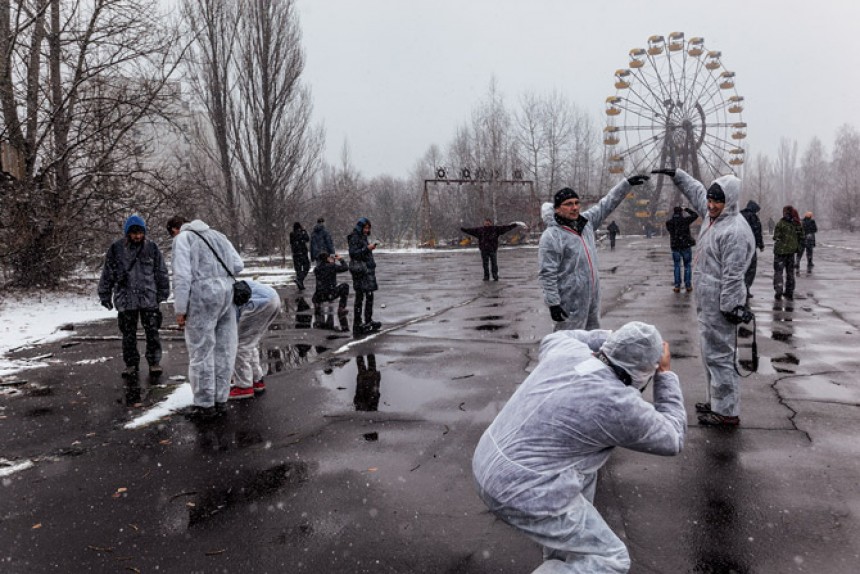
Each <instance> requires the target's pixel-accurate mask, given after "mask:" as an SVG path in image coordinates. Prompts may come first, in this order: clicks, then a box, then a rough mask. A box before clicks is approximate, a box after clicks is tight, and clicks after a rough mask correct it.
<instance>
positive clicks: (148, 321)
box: [117, 307, 161, 367]
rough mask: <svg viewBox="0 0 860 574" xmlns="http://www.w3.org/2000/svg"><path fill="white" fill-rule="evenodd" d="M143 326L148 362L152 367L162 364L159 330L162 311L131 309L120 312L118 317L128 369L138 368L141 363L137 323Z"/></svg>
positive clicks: (155, 309) (124, 358)
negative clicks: (138, 349)
mask: <svg viewBox="0 0 860 574" xmlns="http://www.w3.org/2000/svg"><path fill="white" fill-rule="evenodd" d="M138 318H140V324H141V325H142V326H143V332H144V334H145V335H146V361H147V362H148V363H149V364H150V365H155V364H157V363H160V362H161V339H160V338H159V336H158V330H159V329H160V328H161V310H160V309H159V308H158V307H156V308H154V309H131V310H129V311H120V312H119V315H118V317H117V319H118V321H119V331H120V333H122V360H123V361H124V362H125V366H126V367H137V366H138V364H139V363H140V353H138V352H137V321H138Z"/></svg>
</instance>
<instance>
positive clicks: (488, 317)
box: [467, 315, 504, 321]
mask: <svg viewBox="0 0 860 574" xmlns="http://www.w3.org/2000/svg"><path fill="white" fill-rule="evenodd" d="M502 319H504V317H502V316H501V315H484V316H483V317H472V318H470V319H467V320H468V321H501V320H502Z"/></svg>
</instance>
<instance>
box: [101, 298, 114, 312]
mask: <svg viewBox="0 0 860 574" xmlns="http://www.w3.org/2000/svg"><path fill="white" fill-rule="evenodd" d="M102 307H104V308H105V309H107V310H108V311H110V310H111V309H113V303H111V302H110V299H102Z"/></svg>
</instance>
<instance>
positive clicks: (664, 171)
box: [651, 168, 675, 177]
mask: <svg viewBox="0 0 860 574" xmlns="http://www.w3.org/2000/svg"><path fill="white" fill-rule="evenodd" d="M651 173H661V174H663V175H668V176H669V177H675V170H674V169H669V168H666V169H652V170H651Z"/></svg>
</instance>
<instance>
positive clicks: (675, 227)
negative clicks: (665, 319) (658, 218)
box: [666, 205, 699, 293]
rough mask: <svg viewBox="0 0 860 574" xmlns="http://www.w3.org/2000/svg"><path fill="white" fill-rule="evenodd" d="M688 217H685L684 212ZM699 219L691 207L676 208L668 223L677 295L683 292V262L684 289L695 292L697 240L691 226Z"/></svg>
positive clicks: (674, 289)
mask: <svg viewBox="0 0 860 574" xmlns="http://www.w3.org/2000/svg"><path fill="white" fill-rule="evenodd" d="M685 211H686V212H687V215H684V212H685ZM698 218H699V214H698V213H696V212H695V211H693V210H692V209H690V208H689V207H684V208H682V207H681V206H680V205H678V206H676V207H675V210H674V212H673V214H672V218H671V219H670V220H669V221H667V222H666V229H668V230H669V248H670V249H671V250H672V262H673V263H674V265H675V287H674V288H673V289H672V290H673V291H674V292H675V293H679V292H680V291H681V262H682V261H683V262H684V287H685V288H686V289H687V293H689V292H690V291H692V290H693V283H692V274H693V269H692V267H691V263H692V260H693V250H692V247H693V245H695V244H696V240H695V239H693V236H692V235H690V224H691V223H693V222H694V221H696V220H697V219H698Z"/></svg>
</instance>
